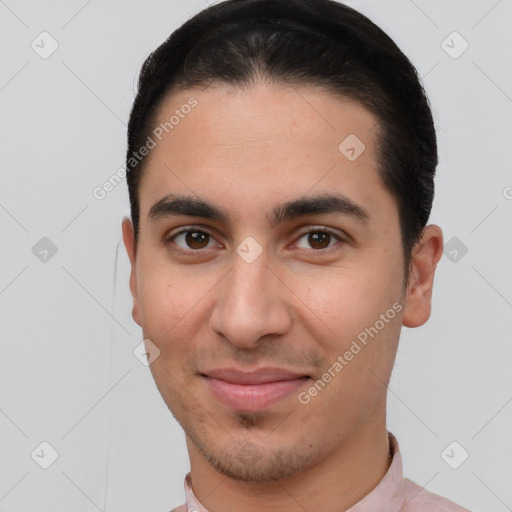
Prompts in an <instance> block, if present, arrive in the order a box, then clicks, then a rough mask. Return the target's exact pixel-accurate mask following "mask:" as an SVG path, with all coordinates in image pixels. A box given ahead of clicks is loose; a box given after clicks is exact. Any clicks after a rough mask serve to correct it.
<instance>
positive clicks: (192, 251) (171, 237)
mask: <svg viewBox="0 0 512 512" xmlns="http://www.w3.org/2000/svg"><path fill="white" fill-rule="evenodd" d="M193 232H196V233H202V234H205V235H207V236H209V237H210V238H213V239H215V237H214V236H213V235H211V234H210V233H208V232H207V231H205V230H203V229H198V228H194V227H193V226H189V227H187V228H186V229H182V230H181V231H178V232H177V233H172V234H171V235H169V236H168V237H166V239H165V244H166V245H168V244H170V243H173V244H174V245H176V244H175V243H174V242H173V240H174V239H175V238H176V237H178V236H179V235H182V234H184V233H193ZM311 233H327V234H329V235H331V236H333V237H334V238H336V239H337V241H338V242H341V243H344V242H346V240H345V239H344V238H342V237H341V236H340V235H339V234H337V233H335V232H334V231H332V230H330V229H328V228H324V227H317V228H313V229H310V230H308V231H305V232H303V233H301V234H300V236H299V237H298V238H297V241H299V240H301V239H302V238H304V237H305V236H307V235H309V234H311ZM335 245H336V244H334V245H332V246H330V247H327V248H325V249H303V250H305V251H308V252H313V253H325V252H327V251H328V250H329V249H331V248H332V247H334V246H335ZM176 247H177V249H174V250H175V251H176V252H179V253H181V254H185V255H193V254H198V255H199V254H200V253H202V252H204V251H205V250H206V249H205V248H203V249H183V248H182V247H179V246H177V245H176Z"/></svg>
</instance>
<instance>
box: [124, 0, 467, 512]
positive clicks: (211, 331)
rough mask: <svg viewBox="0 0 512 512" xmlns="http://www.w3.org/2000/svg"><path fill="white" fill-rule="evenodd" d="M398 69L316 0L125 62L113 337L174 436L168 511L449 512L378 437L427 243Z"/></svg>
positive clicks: (259, 5) (352, 20)
mask: <svg viewBox="0 0 512 512" xmlns="http://www.w3.org/2000/svg"><path fill="white" fill-rule="evenodd" d="M436 165H437V147H436V136H435V130H434V126H433V121H432V116H431V111H430V108H429V104H428V100H427V98H426V96H425V93H424V91H423V88H422V86H421V85H420V83H419V80H418V77H417V74H416V72H415V70H414V67H413V66H412V64H411V63H410V62H409V61H408V59H407V58H406V57H405V56H404V55H403V54H402V52H401V51H400V50H399V49H398V48H397V47H396V45H395V44H394V43H393V42H392V41H391V39H390V38H389V37H388V36H387V35H386V34H384V33H383V32H382V31H381V30H380V29H379V28H378V27H376V26H375V25H374V24H373V23H372V22H371V21H370V20H368V19H367V18H366V17H364V16H362V15H361V14H359V13H358V12H356V11H354V10H352V9H350V8H348V7H346V6H344V5H342V4H340V3H337V2H334V1H331V0H308V1H304V0H231V1H227V2H223V3H220V4H217V5H214V6H212V7H210V8H208V9H206V10H205V11H203V12H201V13H200V14H198V15H197V16H196V17H194V18H192V19H191V20H189V21H188V22H187V23H186V24H185V25H183V26H182V27H181V28H180V29H178V30H177V31H176V32H175V33H174V34H172V35H171V37H170V38H169V39H168V40H167V41H166V42H165V43H163V44H162V45H161V46H160V47H159V48H158V49H157V50H156V51H155V52H153V53H152V54H151V55H150V57H149V58H148V59H147V60H146V62H145V64H144V66H143V69H142V72H141V76H140V79H139V91H138V94H137V98H136V100H135V103H134V106H133V110H132V113H131V117H130V124H129V129H128V152H127V169H128V173H127V178H128V187H129V193H130V201H131V220H130V219H124V220H123V225H122V228H123V238H124V242H125V246H126V249H127V252H128V255H129V258H130V262H131V268H132V271H131V276H130V288H131V292H132V295H133V299H134V305H133V318H134V320H135V321H136V322H137V323H138V324H139V325H140V326H141V327H142V330H143V334H144V338H145V343H146V349H147V353H148V358H149V360H150V362H151V365H150V368H151V371H152V374H153V377H154V379H155V382H156V384H157V386H158V389H159V391H160V393H161V395H162V398H163V399H164V401H165V403H166V404H167V405H168V407H169V409H170V410H171V412H172V414H173V415H174V416H175V418H176V419H177V421H178V422H179V423H180V424H181V426H182V427H183V429H184V431H185V433H186V442H187V448H188V452H189V456H190V463H191V471H190V473H189V474H188V475H187V476H186V479H185V491H186V505H183V506H181V507H179V508H178V509H176V510H177V511H180V512H181V511H185V510H188V511H210V512H221V511H222V512H224V511H235V510H236V511H237V512H244V511H249V510H266V511H268V510H279V511H280V512H283V511H284V512H286V511H296V510H306V511H312V510H322V511H324V512H334V511H344V510H350V511H351V512H367V511H375V510H379V511H380V512H383V511H389V512H395V511H399V510H401V511H405V512H413V511H426V510H428V511H434V510H443V511H447V510H450V511H452V510H453V511H462V510H466V509H463V508H461V507H459V506H458V505H456V504H454V503H453V502H451V501H449V500H448V499H445V498H442V497H440V496H437V495H434V494H431V493H429V492H427V491H426V490H424V489H422V488H421V487H419V486H418V485H417V484H415V483H413V482H411V481H410V480H407V479H404V478H403V475H402V465H401V456H400V452H399V448H398V443H397V440H396V439H395V437H394V436H393V435H392V434H391V433H389V432H388V431H387V428H386V386H387V383H388V382H389V378H390V375H391V371H392V367H393V363H394V359H395V354H396V350H397V346H398V341H399V336H400V330H401V326H402V325H405V326H408V327H416V326H420V325H422V324H424V323H425V322H426V321H427V319H428V317H429V315H430V302H431V295H432V286H433V279H434V272H435V269H436V265H437V262H438V261H439V259H440V257H441V254H442V246H443V239H442V232H441V229H440V228H439V227H438V226H435V225H428V226H427V225H426V224H427V220H428V217H429V214H430V209H431V205H432V199H433V193H434V185H433V178H434V174H435V168H436Z"/></svg>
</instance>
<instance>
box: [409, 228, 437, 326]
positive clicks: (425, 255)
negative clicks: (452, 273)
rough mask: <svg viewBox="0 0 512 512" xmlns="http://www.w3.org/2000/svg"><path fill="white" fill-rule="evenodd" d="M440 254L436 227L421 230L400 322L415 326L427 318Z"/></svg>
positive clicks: (412, 257) (421, 323)
mask: <svg viewBox="0 0 512 512" xmlns="http://www.w3.org/2000/svg"><path fill="white" fill-rule="evenodd" d="M442 255H443V232H442V231H441V228H440V227H439V226H435V225H433V224H432V225H430V226H427V227H425V228H424V229H423V232H422V236H421V239H420V241H419V242H418V243H417V244H416V245H415V246H414V248H413V250H412V256H411V266H410V270H409V283H408V285H407V293H406V300H405V309H404V314H403V317H402V323H403V325H405V327H419V326H420V325H423V324H424V323H425V322H426V321H427V320H428V319H429V317H430V311H431V299H432V288H433V286H434V273H435V271H436V266H437V263H438V262H439V260H440V259H441V256H442Z"/></svg>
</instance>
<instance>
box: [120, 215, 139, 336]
mask: <svg viewBox="0 0 512 512" xmlns="http://www.w3.org/2000/svg"><path fill="white" fill-rule="evenodd" d="M121 227H122V230H123V241H124V246H125V248H126V252H127V253H128V258H129V259H130V265H131V272H130V291H131V292H132V297H133V309H132V317H133V320H134V321H135V322H136V323H137V324H139V325H140V326H141V327H142V324H141V322H140V315H139V302H138V295H137V275H136V273H135V257H136V255H137V254H136V250H135V234H134V230H133V224H132V221H131V220H130V219H129V218H128V217H124V219H123V223H122V226H121Z"/></svg>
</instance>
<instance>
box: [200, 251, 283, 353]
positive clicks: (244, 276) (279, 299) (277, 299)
mask: <svg viewBox="0 0 512 512" xmlns="http://www.w3.org/2000/svg"><path fill="white" fill-rule="evenodd" d="M216 291H217V296H216V301H215V305H214V308H213V312H212V315H211V318H210V328H211V329H212V330H213V331H214V332H215V333H216V334H217V335H218V336H221V337H223V338H224V339H226V340H228V341H229V342H230V343H232V344H233V345H236V346H237V347H240V348H254V347H255V346H256V345H257V344H258V341H259V340H260V339H261V338H262V337H264V336H267V339H268V337H269V336H270V337H271V336H279V335H282V334H285V333H286V332H288V330H289V329H290V327H291V324H292V318H291V316H290V309H291V304H290V303H289V295H290V294H291V292H289V291H288V288H287V287H286V286H285V284H283V282H282V280H281V278H280V277H279V276H278V273H277V272H276V270H274V269H271V268H270V265H269V262H268V259H267V257H266V254H265V252H263V253H262V254H261V255H260V256H259V257H258V258H257V259H256V260H255V261H252V262H251V263H248V262H247V261H245V260H244V259H243V258H242V257H240V256H239V255H238V254H235V255H234V257H233V266H232V268H231V270H230V271H229V272H228V273H227V275H226V276H225V277H224V278H223V279H222V281H221V282H220V283H219V284H218V287H216Z"/></svg>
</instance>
